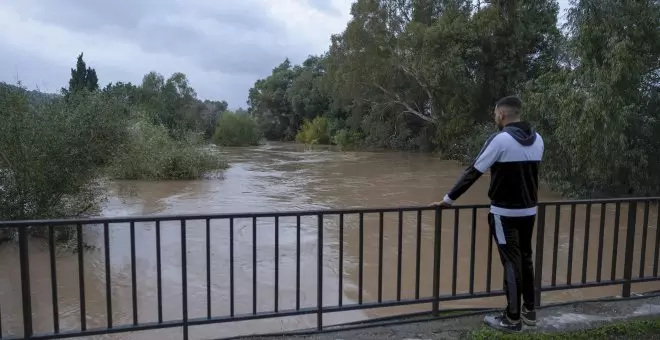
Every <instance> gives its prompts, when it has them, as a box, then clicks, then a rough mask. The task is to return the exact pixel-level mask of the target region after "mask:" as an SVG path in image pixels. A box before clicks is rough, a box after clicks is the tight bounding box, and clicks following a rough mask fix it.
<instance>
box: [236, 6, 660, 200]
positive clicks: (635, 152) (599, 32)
mask: <svg viewBox="0 0 660 340" xmlns="http://www.w3.org/2000/svg"><path fill="white" fill-rule="evenodd" d="M567 14H568V16H567V19H568V21H567V23H566V26H565V27H564V30H563V31H564V33H563V34H562V31H560V29H559V28H558V27H557V18H558V15H559V6H558V3H557V1H555V0H519V1H477V2H474V1H471V0H448V1H434V2H427V1H419V0H357V1H355V2H354V3H353V5H352V7H351V16H352V18H351V20H350V21H349V22H348V24H347V26H346V28H345V30H344V31H343V32H342V33H341V34H337V35H334V36H332V37H331V42H332V43H331V46H330V49H329V50H328V52H327V53H325V54H324V55H322V56H310V57H309V58H308V59H307V60H306V61H305V62H303V64H302V65H292V64H291V63H290V62H289V60H288V59H287V60H285V61H284V62H283V63H282V64H280V65H279V66H277V67H276V68H275V69H273V72H272V74H271V75H270V76H268V77H266V78H264V79H260V80H258V81H257V82H256V83H255V86H254V87H253V88H252V89H250V94H249V100H248V104H249V112H250V113H251V114H252V115H253V116H254V117H255V118H256V119H257V121H258V123H259V126H260V128H261V129H262V131H263V132H264V135H265V137H266V138H267V139H276V140H293V139H294V136H296V135H298V136H299V138H297V140H299V141H304V142H306V143H310V142H313V141H314V139H315V137H316V136H315V135H314V134H313V133H311V130H313V129H311V125H310V123H306V124H305V123H304V122H309V121H312V120H313V119H314V118H316V117H318V116H322V117H327V118H328V124H329V128H328V135H329V136H330V141H331V142H333V143H334V144H338V145H345V146H347V147H348V146H349V145H350V146H351V147H363V148H371V147H377V148H392V149H399V150H435V151H439V152H441V153H442V154H443V155H444V156H446V157H449V158H454V159H458V160H461V161H471V160H472V159H473V158H474V157H475V155H476V153H477V152H478V151H479V149H480V148H481V146H482V145H483V142H484V140H485V138H486V137H487V136H488V134H490V133H492V132H493V130H494V127H493V123H492V118H491V112H492V110H493V104H494V103H495V102H496V101H497V100H498V99H499V98H501V97H503V96H506V95H512V94H518V95H520V96H521V97H522V98H523V99H524V101H525V108H524V115H525V117H526V118H527V119H529V120H531V121H532V122H533V123H535V124H536V125H537V128H538V130H539V132H540V133H541V134H542V135H543V137H544V141H545V144H546V157H545V159H544V166H543V171H542V174H543V176H544V177H545V180H547V181H548V182H549V183H550V184H551V185H552V186H554V188H555V189H557V190H558V191H560V192H561V193H564V194H566V195H571V196H590V197H593V196H603V195H608V196H609V195H617V196H620V195H657V194H658V193H660V176H657V174H658V173H660V151H659V150H660V137H658V136H660V120H659V119H658V118H659V112H660V111H659V110H658V108H659V107H660V70H659V64H658V60H660V30H658V26H659V25H660V3H659V2H658V1H636V2H631V1H620V0H603V1H596V0H580V1H577V0H576V1H572V7H571V9H570V10H569V11H568V13H567ZM301 128H302V130H301Z"/></svg>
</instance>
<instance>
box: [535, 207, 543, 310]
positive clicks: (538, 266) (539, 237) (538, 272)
mask: <svg viewBox="0 0 660 340" xmlns="http://www.w3.org/2000/svg"><path fill="white" fill-rule="evenodd" d="M544 243H545V204H539V213H538V215H537V216H536V250H535V251H536V260H535V263H534V270H535V273H534V291H535V296H534V305H535V306H536V307H539V306H541V290H542V288H543V245H544Z"/></svg>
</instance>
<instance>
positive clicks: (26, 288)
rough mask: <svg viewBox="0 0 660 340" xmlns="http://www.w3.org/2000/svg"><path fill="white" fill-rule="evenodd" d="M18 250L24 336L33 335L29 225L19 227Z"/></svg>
mask: <svg viewBox="0 0 660 340" xmlns="http://www.w3.org/2000/svg"><path fill="white" fill-rule="evenodd" d="M18 252H19V258H20V266H21V290H22V295H23V338H24V339H29V338H31V337H32V335H33V332H32V293H31V291H30V253H29V250H28V227H27V226H21V227H18Z"/></svg>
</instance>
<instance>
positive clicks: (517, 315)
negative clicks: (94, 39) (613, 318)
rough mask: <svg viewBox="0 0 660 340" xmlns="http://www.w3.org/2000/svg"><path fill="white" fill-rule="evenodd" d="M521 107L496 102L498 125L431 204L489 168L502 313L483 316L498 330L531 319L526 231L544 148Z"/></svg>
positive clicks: (448, 200)
mask: <svg viewBox="0 0 660 340" xmlns="http://www.w3.org/2000/svg"><path fill="white" fill-rule="evenodd" d="M521 109H522V102H521V100H520V99H518V98H517V97H515V96H510V97H504V98H502V99H500V100H499V101H498V102H497V104H496V105H495V112H494V116H495V117H494V118H495V123H496V124H497V126H498V128H499V130H500V131H499V132H497V133H494V134H493V135H491V136H490V138H488V140H487V141H486V143H485V145H484V146H483V148H482V149H481V152H480V153H479V155H478V156H477V158H476V160H475V161H474V163H472V165H471V166H470V167H468V168H467V169H466V170H465V172H464V173H463V175H462V176H461V177H460V179H459V180H458V182H457V183H456V185H455V186H454V187H453V188H452V189H451V191H449V193H448V194H447V195H445V197H444V199H443V201H442V202H439V203H436V204H435V205H439V206H442V207H449V206H451V205H452V204H453V203H454V201H456V200H457V199H458V198H459V197H460V196H461V195H462V194H463V193H465V191H467V190H468V188H470V186H471V185H472V184H473V183H474V182H476V181H477V179H478V178H479V177H481V175H482V174H484V173H485V172H486V171H487V170H488V169H490V172H491V177H490V189H489V191H488V197H489V198H490V199H491V206H490V213H489V214H488V224H489V226H490V230H491V233H492V235H493V238H494V239H495V241H496V243H497V247H498V250H499V253H500V259H501V260H502V266H503V267H504V291H505V292H506V297H507V308H506V312H504V313H503V314H502V315H499V316H495V317H493V316H487V317H486V318H485V319H484V322H485V323H486V324H487V325H489V326H491V327H493V328H496V329H498V330H503V331H514V332H515V331H520V330H522V323H521V319H522V322H524V323H525V324H526V325H529V326H534V325H536V312H535V309H534V268H533V259H532V231H533V227H534V220H535V218H536V205H537V191H538V172H539V163H540V162H541V158H542V157H543V149H544V145H543V139H542V138H541V136H540V135H539V134H538V133H536V131H534V128H533V127H532V126H531V125H530V124H529V123H527V122H524V121H521V120H520V113H521ZM521 295H522V298H523V303H522V310H521V306H520V305H521V303H520V296H521Z"/></svg>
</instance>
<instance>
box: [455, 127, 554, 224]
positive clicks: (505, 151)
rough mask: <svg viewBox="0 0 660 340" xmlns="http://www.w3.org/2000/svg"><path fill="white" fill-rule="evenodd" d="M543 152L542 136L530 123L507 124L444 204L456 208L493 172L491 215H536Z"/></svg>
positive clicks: (491, 140)
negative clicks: (466, 193) (471, 190)
mask: <svg viewBox="0 0 660 340" xmlns="http://www.w3.org/2000/svg"><path fill="white" fill-rule="evenodd" d="M543 150H544V145H543V139H542V138H541V135H539V134H538V133H537V132H536V131H535V130H534V128H533V127H532V126H531V125H530V124H529V123H528V122H516V123H511V124H507V125H506V126H505V127H504V128H502V130H500V131H499V132H496V133H494V134H492V135H491V136H490V137H489V138H488V140H487V141H486V143H485V144H484V146H483V148H482V149H481V152H479V155H478V156H477V158H476V159H475V160H474V162H473V163H472V165H470V166H469V167H468V168H467V169H466V170H465V172H464V173H463V175H462V176H461V177H460V178H459V180H458V182H457V183H456V184H455V185H454V187H453V188H452V189H451V190H450V191H449V193H448V194H447V195H445V197H444V201H445V202H447V203H450V204H453V203H454V201H456V200H457V199H458V198H459V197H460V196H461V195H462V194H463V193H465V192H466V191H467V190H468V189H469V188H470V186H472V184H474V182H476V181H477V179H479V177H481V175H483V174H484V173H485V172H486V171H487V170H488V169H490V189H489V190H488V197H489V198H490V200H491V206H490V212H491V213H493V214H495V215H500V216H509V217H517V216H532V215H536V205H537V203H538V187H539V164H540V163H541V159H542V158H543Z"/></svg>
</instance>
